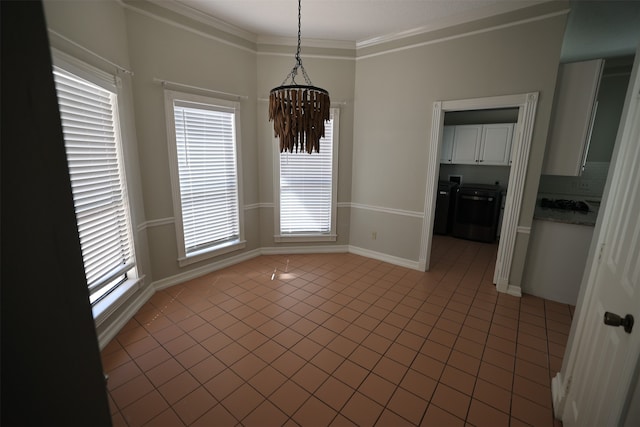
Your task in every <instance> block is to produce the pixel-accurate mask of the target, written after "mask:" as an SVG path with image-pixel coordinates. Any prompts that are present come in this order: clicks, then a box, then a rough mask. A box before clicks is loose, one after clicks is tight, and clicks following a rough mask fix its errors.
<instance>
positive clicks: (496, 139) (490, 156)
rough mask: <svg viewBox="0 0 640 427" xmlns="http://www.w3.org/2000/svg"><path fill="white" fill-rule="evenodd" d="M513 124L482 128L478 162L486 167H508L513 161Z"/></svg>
mask: <svg viewBox="0 0 640 427" xmlns="http://www.w3.org/2000/svg"><path fill="white" fill-rule="evenodd" d="M512 139H513V123H499V124H493V125H484V126H482V144H481V146H480V154H479V156H478V160H479V161H480V163H482V164H484V165H501V166H502V165H508V164H509V163H510V160H511V141H512Z"/></svg>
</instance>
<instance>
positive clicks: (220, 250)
mask: <svg viewBox="0 0 640 427" xmlns="http://www.w3.org/2000/svg"><path fill="white" fill-rule="evenodd" d="M246 246H247V242H246V241H245V240H233V241H231V242H225V243H223V244H221V245H216V246H213V247H208V248H205V249H203V250H202V251H197V252H195V253H193V254H191V255H188V256H182V257H178V265H179V266H180V267H185V266H187V265H191V264H195V263H196V262H200V261H204V260H206V259H209V258H215V257H218V256H220V255H224V254H228V253H231V252H235V251H239V250H240V249H244V248H245V247H246Z"/></svg>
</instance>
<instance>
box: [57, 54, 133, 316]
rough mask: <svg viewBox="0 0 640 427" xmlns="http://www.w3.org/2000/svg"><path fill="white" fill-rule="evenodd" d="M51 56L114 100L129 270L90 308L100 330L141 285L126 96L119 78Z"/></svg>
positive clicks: (67, 58) (61, 56) (71, 59)
mask: <svg viewBox="0 0 640 427" xmlns="http://www.w3.org/2000/svg"><path fill="white" fill-rule="evenodd" d="M51 54H52V55H51V57H52V63H53V64H52V65H53V66H54V67H57V68H60V69H62V70H64V71H66V72H67V73H70V74H72V75H74V76H76V77H78V78H80V79H83V80H86V81H88V82H90V83H92V84H95V85H97V86H99V87H101V88H103V89H104V90H106V91H108V92H111V93H112V94H113V95H114V96H115V102H114V103H113V112H112V113H113V117H114V122H115V123H114V126H115V133H116V138H115V139H116V141H115V144H116V151H117V157H118V163H119V166H118V167H119V172H120V181H121V182H120V185H121V192H122V203H123V210H124V213H125V216H126V219H125V222H126V232H127V236H128V241H129V245H130V248H129V250H130V258H131V267H130V268H128V269H126V270H124V271H123V274H125V280H123V281H122V282H120V283H118V284H116V285H115V286H113V288H112V289H111V290H110V291H109V292H107V293H106V294H105V295H104V296H102V297H100V298H99V299H98V300H96V301H95V302H93V303H92V304H91V308H92V314H93V318H94V323H95V325H96V326H100V325H101V324H102V323H103V322H104V321H105V320H107V319H108V318H109V316H110V315H111V314H113V313H114V312H115V311H116V310H117V309H118V308H119V307H120V306H121V305H122V304H123V303H124V302H125V301H126V300H127V299H128V298H129V297H131V296H132V295H133V294H134V293H135V292H136V291H137V290H138V289H139V287H140V284H141V282H142V280H143V278H144V276H141V275H140V272H139V265H138V254H137V250H138V249H137V244H136V238H135V232H134V224H133V218H134V212H133V210H132V204H131V202H130V200H129V194H130V193H129V189H128V188H129V186H130V178H129V173H128V171H127V169H128V167H127V165H128V159H127V154H126V149H125V147H124V144H125V140H128V139H129V137H130V135H128V134H127V132H126V131H125V130H124V129H126V128H127V124H126V123H125V121H126V120H127V118H126V117H124V116H123V113H122V112H123V110H125V108H126V107H125V105H124V104H123V103H124V102H125V100H124V98H125V97H126V94H125V93H123V88H122V86H123V85H122V80H121V77H120V76H118V75H117V74H112V73H108V72H106V71H103V70H101V69H98V68H96V67H94V66H92V65H89V64H88V63H85V62H84V61H81V60H79V59H77V58H75V57H73V56H71V55H68V54H66V53H64V52H62V51H60V50H57V49H55V48H51ZM52 71H53V70H52ZM56 95H57V91H56ZM61 120H62V119H61ZM65 151H66V142H65ZM67 161H68V160H67ZM74 210H75V208H74ZM76 221H77V219H76ZM83 268H84V259H83ZM87 290H88V292H89V297H91V295H92V294H91V291H90V290H89V287H88V283H87ZM88 302H89V301H88Z"/></svg>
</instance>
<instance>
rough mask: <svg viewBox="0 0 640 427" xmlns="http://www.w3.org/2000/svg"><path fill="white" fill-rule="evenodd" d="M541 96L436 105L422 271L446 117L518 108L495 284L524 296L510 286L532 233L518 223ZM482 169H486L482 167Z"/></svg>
mask: <svg viewBox="0 0 640 427" xmlns="http://www.w3.org/2000/svg"><path fill="white" fill-rule="evenodd" d="M537 105H538V92H531V93H524V94H518V95H506V96H496V97H489V98H476V99H462V100H455V101H437V102H434V104H433V118H432V123H431V142H430V144H429V159H428V162H427V186H426V191H425V198H424V219H423V223H422V239H421V243H420V259H419V268H420V269H421V270H424V271H426V270H427V269H428V268H429V261H430V258H431V241H432V235H433V233H432V230H433V220H434V216H435V205H436V194H437V186H438V176H439V173H440V150H441V146H442V132H443V129H444V113H446V112H448V111H466V110H487V109H496V108H518V110H519V111H518V123H517V125H516V130H515V132H514V137H513V145H512V149H511V171H510V173H509V187H508V188H509V191H508V192H507V199H506V203H505V210H504V217H503V220H502V229H501V231H500V243H499V245H498V257H497V259H496V269H495V273H494V278H493V280H494V283H495V284H496V287H497V290H498V291H500V292H508V293H510V294H512V295H517V296H520V295H521V289H520V286H519V285H518V286H513V285H510V284H509V274H510V273H511V262H512V260H513V252H514V250H515V244H516V235H517V233H518V232H519V231H520V232H525V233H528V232H529V227H523V228H521V229H520V230H519V227H518V219H519V218H520V208H521V206H522V195H523V192H524V182H525V178H526V174H527V166H528V164H529V150H530V148H531V139H532V136H533V125H534V123H535V115H536V108H537ZM478 167H482V166H478Z"/></svg>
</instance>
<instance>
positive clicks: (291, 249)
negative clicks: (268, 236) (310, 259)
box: [260, 245, 349, 255]
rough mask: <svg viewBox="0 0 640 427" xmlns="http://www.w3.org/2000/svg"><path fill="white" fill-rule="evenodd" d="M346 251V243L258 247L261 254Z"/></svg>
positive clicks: (338, 252) (347, 248)
mask: <svg viewBox="0 0 640 427" xmlns="http://www.w3.org/2000/svg"><path fill="white" fill-rule="evenodd" d="M347 252H349V246H347V245H318V246H274V247H269V248H260V254H261V255H284V254H291V255H295V254H346V253H347Z"/></svg>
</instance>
